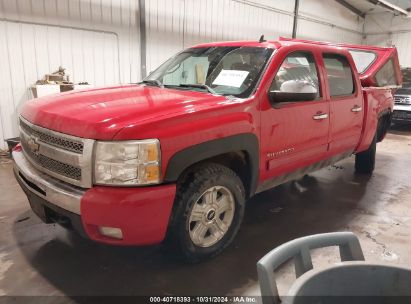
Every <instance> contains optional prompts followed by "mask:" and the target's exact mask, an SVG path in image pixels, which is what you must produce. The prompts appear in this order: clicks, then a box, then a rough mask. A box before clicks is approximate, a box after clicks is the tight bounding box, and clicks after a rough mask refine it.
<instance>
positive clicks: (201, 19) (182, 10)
mask: <svg viewBox="0 0 411 304" xmlns="http://www.w3.org/2000/svg"><path fill="white" fill-rule="evenodd" d="M146 11H147V70H148V71H151V70H153V69H154V68H155V67H157V66H158V65H159V64H160V63H162V62H164V61H165V60H166V59H167V58H169V57H170V56H171V55H172V54H174V53H176V52H177V51H178V50H181V49H183V48H185V47H188V46H191V45H195V44H198V43H201V42H211V41H221V40H249V39H254V40H256V39H258V38H259V37H260V35H261V34H265V37H266V38H267V39H277V38H278V37H279V36H288V37H289V36H291V34H292V28H293V12H294V1H280V0H168V1H167V0H150V1H147V2H146ZM300 14H301V18H300V19H299V26H298V35H297V36H298V38H305V39H315V40H328V41H335V42H347V43H361V40H362V32H361V31H362V23H363V21H362V20H361V19H360V18H359V17H358V16H356V15H355V14H353V13H351V12H349V11H348V10H347V9H346V8H344V7H343V6H341V5H340V4H338V3H336V2H335V1H320V0H301V4H300Z"/></svg>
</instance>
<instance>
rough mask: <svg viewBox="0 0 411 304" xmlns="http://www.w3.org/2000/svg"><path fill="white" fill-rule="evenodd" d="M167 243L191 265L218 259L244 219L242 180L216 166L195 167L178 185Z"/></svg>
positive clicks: (231, 172) (230, 171) (233, 173)
mask: <svg viewBox="0 0 411 304" xmlns="http://www.w3.org/2000/svg"><path fill="white" fill-rule="evenodd" d="M174 204H175V207H174V208H173V215H172V218H171V222H170V227H169V232H168V240H167V241H168V243H171V244H172V246H173V247H174V248H175V249H177V250H178V251H179V253H181V254H182V256H183V257H184V259H185V260H186V261H188V262H190V263H196V262H200V261H202V260H206V259H209V258H212V257H214V256H216V255H218V254H219V253H220V252H222V251H223V250H224V249H225V248H226V247H227V246H229V245H230V244H231V242H232V241H233V239H234V237H235V236H236V234H237V232H238V230H239V228H240V225H241V222H242V219H243V215H244V207H245V191H244V186H243V183H242V181H241V179H240V178H239V177H238V176H237V174H236V173H235V172H234V171H232V170H231V169H229V168H227V167H225V166H222V165H219V164H206V165H202V166H200V167H197V168H195V169H194V171H192V173H191V174H188V175H187V176H186V178H185V180H184V181H181V182H180V183H179V184H178V189H177V195H176V199H175V202H174Z"/></svg>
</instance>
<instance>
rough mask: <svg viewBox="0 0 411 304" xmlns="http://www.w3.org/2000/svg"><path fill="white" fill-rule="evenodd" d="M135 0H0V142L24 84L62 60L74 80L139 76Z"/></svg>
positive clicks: (13, 127)
mask: <svg viewBox="0 0 411 304" xmlns="http://www.w3.org/2000/svg"><path fill="white" fill-rule="evenodd" d="M137 5H138V2H137V1H135V0H121V1H112V0H88V1H85V0H0V58H1V66H0V148H1V147H4V142H3V139H4V138H10V137H14V136H16V135H17V134H18V128H17V123H16V122H17V113H18V109H19V108H20V107H21V105H22V104H23V103H24V102H25V101H27V99H29V98H31V93H30V91H29V87H30V86H31V85H33V84H34V83H35V82H36V80H38V79H41V78H43V76H44V74H46V73H50V72H53V71H55V70H57V69H58V67H59V66H60V65H61V66H63V67H65V68H66V69H67V73H68V74H69V75H70V79H71V80H74V81H75V82H80V81H88V82H89V83H91V84H93V85H96V86H100V85H108V84H115V83H120V82H131V81H137V80H138V79H139V78H140V72H139V71H140V69H139V65H140V60H139V58H140V57H139V30H138V27H137V24H138V23H137V21H138V19H137V18H136V16H137V15H138V6H137Z"/></svg>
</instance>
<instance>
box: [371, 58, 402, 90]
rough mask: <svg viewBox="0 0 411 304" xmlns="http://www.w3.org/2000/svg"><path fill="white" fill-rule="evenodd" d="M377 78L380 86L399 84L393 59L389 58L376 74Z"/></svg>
mask: <svg viewBox="0 0 411 304" xmlns="http://www.w3.org/2000/svg"><path fill="white" fill-rule="evenodd" d="M375 80H377V85H378V86H379V87H386V86H392V85H394V86H396V85H397V77H396V75H395V69H394V62H393V61H392V59H390V60H388V61H387V63H386V64H384V65H383V66H382V68H381V69H380V70H379V71H378V72H377V74H375Z"/></svg>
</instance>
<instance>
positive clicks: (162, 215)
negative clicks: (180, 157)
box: [13, 151, 176, 245]
mask: <svg viewBox="0 0 411 304" xmlns="http://www.w3.org/2000/svg"><path fill="white" fill-rule="evenodd" d="M13 159H14V173H15V176H16V179H17V181H18V182H19V184H20V186H21V187H22V189H23V190H24V192H25V193H26V195H27V198H28V200H29V202H30V206H31V208H32V209H33V211H34V212H35V213H36V214H37V215H38V216H39V217H40V218H41V219H42V220H43V221H44V222H46V223H51V222H57V223H59V224H62V225H63V226H64V227H67V228H73V229H74V230H76V231H77V232H79V233H80V234H81V235H83V236H86V237H88V238H90V239H92V240H95V241H98V242H102V243H107V244H118V245H149V244H156V243H160V242H161V241H162V240H163V239H164V237H165V234H166V231H167V226H168V221H169V218H170V214H171V209H172V205H173V202H174V197H175V192H176V186H175V185H174V184H173V185H161V186H153V187H151V186H150V187H138V188H137V187H136V188H119V187H101V186H98V187H93V188H90V189H82V188H79V187H76V186H72V185H70V184H67V183H65V182H62V181H59V180H57V179H55V178H53V177H50V176H49V175H47V174H44V173H41V172H39V171H38V170H36V169H35V168H34V167H33V166H32V165H31V164H30V163H29V162H28V161H27V159H26V158H25V157H24V155H23V153H22V152H21V151H14V152H13ZM99 227H112V228H119V229H121V231H122V235H123V237H122V239H115V238H111V237H107V236H104V235H102V234H101V233H100V230H99Z"/></svg>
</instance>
